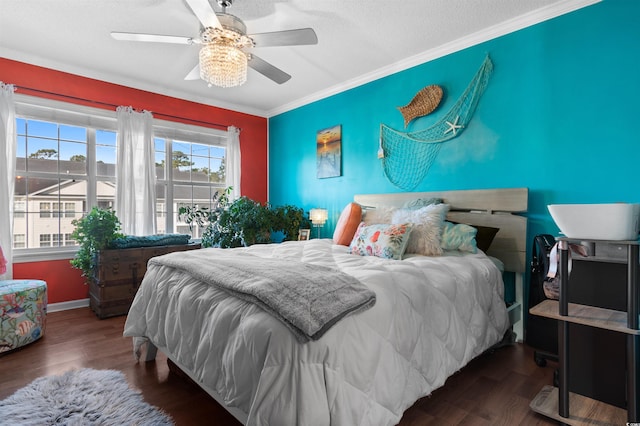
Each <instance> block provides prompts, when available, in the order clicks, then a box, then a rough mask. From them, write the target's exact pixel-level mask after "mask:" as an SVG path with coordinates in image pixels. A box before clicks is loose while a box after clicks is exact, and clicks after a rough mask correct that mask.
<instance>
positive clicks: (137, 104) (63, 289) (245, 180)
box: [0, 58, 267, 303]
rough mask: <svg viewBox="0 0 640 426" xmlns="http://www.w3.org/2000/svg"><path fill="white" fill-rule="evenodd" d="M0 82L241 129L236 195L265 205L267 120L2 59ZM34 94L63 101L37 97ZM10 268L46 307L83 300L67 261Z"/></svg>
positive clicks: (75, 274)
mask: <svg viewBox="0 0 640 426" xmlns="http://www.w3.org/2000/svg"><path fill="white" fill-rule="evenodd" d="M0 81H2V82H4V83H7V84H14V85H16V86H17V90H16V93H20V94H25V95H33V96H39V97H45V98H49V99H56V100H60V101H64V102H70V103H76V104H81V105H87V106H91V107H95V108H104V109H110V110H113V109H114V108H113V107H109V106H104V105H100V104H99V103H95V102H101V103H105V104H110V105H126V106H129V105H130V106H132V107H134V108H136V109H145V110H148V111H151V112H152V113H153V114H154V115H155V116H156V117H158V118H161V119H163V120H168V121H171V120H173V121H180V122H184V123H187V124H195V123H193V122H190V121H189V120H195V121H197V122H198V123H197V124H198V125H201V126H206V124H204V123H211V125H210V127H213V128H220V126H216V123H217V124H223V125H224V126H236V127H239V128H240V129H241V132H240V151H241V158H242V163H241V167H242V181H241V184H240V186H241V189H242V195H246V196H247V197H249V198H252V199H254V200H256V201H260V202H266V201H267V119H266V118H264V117H258V116H255V115H249V114H243V113H240V112H236V111H231V110H228V109H223V108H217V107H213V106H209V105H204V104H199V103H195V102H190V101H186V100H182V99H177V98H172V97H169V96H164V95H159V94H156V93H151V92H146V91H143V90H137V89H133V88H130V87H125V86H120V85H117V84H112V83H107V82H104V81H100V80H94V79H90V78H86V77H81V76H77V75H73V74H68V73H64V72H60V71H55V70H52V69H48V68H42V67H38V66H34V65H30V64H26V63H23V62H17V61H12V60H9V59H5V58H0ZM27 88H30V89H35V90H28V89H27ZM37 91H44V92H52V93H58V94H60V95H64V96H55V95H50V94H42V93H40V92H37ZM69 97H71V98H77V99H70V98H69ZM81 99H88V100H89V101H82V100H81ZM92 101H94V102H92ZM162 114H166V115H168V116H178V117H184V118H185V120H181V119H171V118H167V117H164V116H162ZM13 267H14V278H16V279H19V278H34V279H42V280H45V281H47V285H48V293H49V294H48V296H49V303H56V302H63V301H69V300H77V299H84V298H86V297H88V287H87V286H86V285H85V284H84V281H83V279H82V278H81V276H80V271H79V270H76V269H72V268H71V266H70V265H69V261H68V260H61V261H47V262H29V263H16V264H14V265H13Z"/></svg>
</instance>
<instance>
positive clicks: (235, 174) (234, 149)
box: [225, 126, 240, 200]
mask: <svg viewBox="0 0 640 426" xmlns="http://www.w3.org/2000/svg"><path fill="white" fill-rule="evenodd" d="M227 131H228V132H229V143H228V145H227V158H226V159H225V161H226V167H225V170H226V172H227V187H232V188H233V191H231V194H229V198H230V199H231V200H235V199H237V198H240V129H238V128H237V127H233V126H230V127H228V128H227ZM229 170H231V173H229Z"/></svg>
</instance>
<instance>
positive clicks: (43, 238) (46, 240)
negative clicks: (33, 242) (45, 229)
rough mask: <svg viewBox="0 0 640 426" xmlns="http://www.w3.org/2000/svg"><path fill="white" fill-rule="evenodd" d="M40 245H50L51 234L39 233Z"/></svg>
mask: <svg viewBox="0 0 640 426" xmlns="http://www.w3.org/2000/svg"><path fill="white" fill-rule="evenodd" d="M38 237H39V239H40V247H51V234H40V235H38Z"/></svg>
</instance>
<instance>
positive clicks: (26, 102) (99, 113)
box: [13, 94, 231, 263]
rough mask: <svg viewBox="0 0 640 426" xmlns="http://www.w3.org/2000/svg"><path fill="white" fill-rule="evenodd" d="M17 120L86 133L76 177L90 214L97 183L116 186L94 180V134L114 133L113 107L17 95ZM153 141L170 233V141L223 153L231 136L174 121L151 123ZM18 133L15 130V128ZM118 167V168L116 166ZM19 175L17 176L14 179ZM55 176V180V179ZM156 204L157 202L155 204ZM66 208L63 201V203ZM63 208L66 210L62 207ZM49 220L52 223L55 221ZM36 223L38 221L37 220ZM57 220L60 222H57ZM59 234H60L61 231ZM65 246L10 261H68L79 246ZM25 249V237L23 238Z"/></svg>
mask: <svg viewBox="0 0 640 426" xmlns="http://www.w3.org/2000/svg"><path fill="white" fill-rule="evenodd" d="M15 101H16V118H20V119H25V120H38V121H48V122H53V123H57V124H64V125H71V126H80V127H84V128H86V129H87V145H88V147H87V159H86V162H87V169H86V176H85V175H82V176H78V178H80V179H86V180H87V194H86V203H87V204H86V206H87V210H90V209H91V207H92V206H97V205H98V200H97V194H96V188H97V183H98V182H99V181H107V182H112V183H114V184H115V179H116V178H115V176H114V177H105V176H97V170H96V169H97V167H96V164H97V163H96V131H99V130H107V131H113V132H116V133H117V130H118V129H117V120H116V112H115V107H114V108H113V110H106V109H100V108H94V107H89V106H83V105H77V104H72V103H67V102H62V101H56V100H50V99H45V98H38V97H33V96H27V95H22V94H16V96H15ZM153 131H154V138H162V139H165V143H166V146H165V167H166V168H165V176H164V179H157V181H156V184H157V185H165V194H164V196H165V212H164V213H165V230H166V232H167V233H168V232H172V231H171V230H173V229H175V227H177V226H179V225H180V224H179V223H177V218H176V217H174V216H175V215H174V209H173V204H174V203H175V202H174V201H173V190H172V187H173V185H174V180H173V176H172V175H173V174H172V170H171V167H170V166H171V158H172V154H173V153H172V150H171V145H172V144H171V141H173V140H179V141H182V142H189V143H199V144H206V145H212V146H221V147H224V148H225V158H226V156H227V154H226V152H227V151H226V150H227V149H228V147H229V140H230V137H231V133H230V132H229V131H226V130H219V129H215V128H209V127H202V126H195V125H190V124H184V123H179V122H173V121H166V120H160V119H156V118H154V119H153ZM16 132H17V127H16ZM225 166H226V172H227V180H228V176H229V175H230V170H229V165H228V164H226V165H225ZM116 167H117V165H116ZM18 173H21V172H16V175H18ZM25 175H26V176H33V177H44V178H59V177H60V176H61V175H60V174H56V175H53V174H51V173H38V172H27V173H26V174H25ZM54 176H55V177H54ZM191 184H193V185H196V186H197V185H203V186H210V187H217V188H221V189H224V188H226V186H227V184H226V182H223V183H214V182H191ZM156 202H157V201H156ZM62 203H63V205H65V201H62ZM65 207H66V206H65ZM81 214H82V210H81V211H78V210H75V211H74V217H76V218H78V217H80V215H81ZM60 215H61V216H63V217H67V211H66V208H65V209H64V210H62V209H61V214H60ZM51 217H52V220H54V219H55V218H53V216H51ZM38 219H39V218H38ZM57 219H60V218H57ZM61 232H62V231H61ZM62 235H63V238H64V241H65V245H62V246H59V247H42V248H40V247H34V248H16V249H14V250H13V258H14V262H15V263H23V262H33V261H46V260H59V259H71V258H73V257H74V255H75V253H76V251H77V250H78V246H67V245H66V241H67V238H65V236H64V232H63V233H62ZM25 245H26V236H25Z"/></svg>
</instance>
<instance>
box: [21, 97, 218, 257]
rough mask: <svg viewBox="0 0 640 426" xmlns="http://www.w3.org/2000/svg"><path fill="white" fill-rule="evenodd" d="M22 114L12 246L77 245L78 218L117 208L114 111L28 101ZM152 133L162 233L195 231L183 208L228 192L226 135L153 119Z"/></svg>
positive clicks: (23, 104)
mask: <svg viewBox="0 0 640 426" xmlns="http://www.w3.org/2000/svg"><path fill="white" fill-rule="evenodd" d="M16 116H17V117H18V118H17V119H16V140H17V149H16V185H15V188H16V189H15V195H14V248H17V249H26V250H28V249H36V248H40V247H42V248H45V247H63V246H64V247H67V246H68V247H71V246H75V245H77V243H76V242H75V241H74V240H73V238H72V237H71V233H72V232H73V230H74V226H73V224H72V221H73V220H74V219H76V218H79V217H81V216H82V215H83V214H85V213H86V212H88V210H90V209H91V208H92V207H93V206H99V207H101V208H108V207H111V208H114V202H115V190H116V182H115V179H116V166H117V165H116V145H117V144H116V141H117V131H116V130H117V122H116V119H115V112H114V111H105V110H96V109H93V108H88V107H79V106H75V105H71V104H66V103H61V102H57V101H48V100H40V99H35V98H28V101H24V102H23V101H18V102H17V105H16ZM154 134H155V135H156V138H155V150H156V159H155V163H156V179H157V187H156V208H157V215H156V220H157V230H158V233H166V232H178V230H180V231H182V232H184V233H190V231H189V230H188V226H186V225H185V224H184V222H181V221H179V218H178V206H179V204H181V203H183V204H187V205H193V204H198V205H200V206H205V205H206V206H210V205H211V200H212V197H213V195H214V194H215V193H216V192H219V191H222V190H224V188H225V186H226V184H225V179H226V176H225V173H226V171H225V154H226V144H227V138H228V135H227V132H226V131H219V130H213V129H207V128H201V127H196V126H188V125H184V124H179V123H169V122H164V121H158V120H155V121H154ZM185 228H186V231H185ZM195 234H196V235H194V237H199V236H200V235H199V232H198V231H196V232H195ZM26 252H27V251H25V253H26ZM14 254H16V255H18V256H20V254H19V251H18V252H14Z"/></svg>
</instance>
